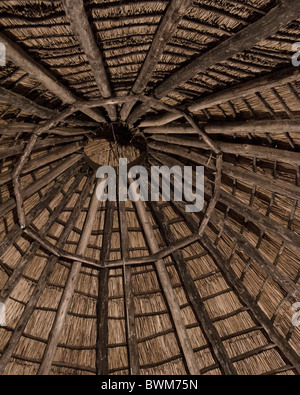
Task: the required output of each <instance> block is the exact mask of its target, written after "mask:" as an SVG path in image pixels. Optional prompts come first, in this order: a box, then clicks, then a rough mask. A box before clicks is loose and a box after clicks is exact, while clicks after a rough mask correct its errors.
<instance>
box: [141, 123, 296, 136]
mask: <svg viewBox="0 0 300 395" xmlns="http://www.w3.org/2000/svg"><path fill="white" fill-rule="evenodd" d="M200 125H201V127H203V128H204V130H205V132H206V133H207V134H221V135H226V136H233V135H234V134H236V133H241V134H247V133H260V134H263V133H266V132H267V133H271V134H276V133H278V134H279V133H280V134H282V133H287V132H293V133H299V132H300V124H299V121H298V120H287V119H282V120H280V121H279V120H276V121H273V120H268V121H243V122H238V121H235V122H214V123H213V122H211V123H200ZM143 132H144V133H146V134H155V135H156V134H183V135H188V134H195V129H194V128H193V127H191V126H190V125H187V124H173V125H167V126H153V127H145V128H144V129H143Z"/></svg>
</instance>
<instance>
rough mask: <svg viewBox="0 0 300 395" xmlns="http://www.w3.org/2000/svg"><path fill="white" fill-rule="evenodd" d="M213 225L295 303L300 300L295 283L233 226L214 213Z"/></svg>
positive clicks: (299, 288) (299, 290)
mask: <svg viewBox="0 0 300 395" xmlns="http://www.w3.org/2000/svg"><path fill="white" fill-rule="evenodd" d="M212 223H213V224H214V225H215V226H216V227H217V228H218V229H219V230H220V231H221V230H222V229H224V231H225V233H226V234H227V235H228V236H229V237H230V239H231V240H233V241H234V242H236V243H237V245H238V246H239V248H240V249H242V250H243V251H244V252H245V253H246V254H247V255H248V257H249V258H251V259H252V260H253V261H254V262H256V263H257V264H258V265H259V266H260V267H261V268H262V269H263V271H264V272H265V273H266V274H267V275H268V276H269V277H270V278H272V280H274V282H276V283H277V284H278V285H279V286H280V287H281V289H283V290H284V291H285V292H286V293H287V294H288V295H289V296H290V297H292V298H293V299H294V300H295V301H298V300H300V287H299V286H298V285H297V284H295V283H294V281H292V280H291V279H290V278H289V277H288V276H287V275H286V274H284V272H282V271H281V270H280V269H278V268H277V267H276V266H275V265H274V264H273V263H272V262H270V261H269V259H267V258H266V257H265V256H263V255H262V253H261V252H260V251H258V250H257V249H256V248H255V247H254V246H252V245H251V244H250V243H249V242H248V240H247V239H246V238H245V237H244V236H243V235H241V234H240V233H238V232H236V231H235V230H233V229H232V227H231V226H229V225H227V224H226V223H225V222H224V220H223V219H222V218H221V216H220V215H218V214H217V213H214V215H213V216H212Z"/></svg>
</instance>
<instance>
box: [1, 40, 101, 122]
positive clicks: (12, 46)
mask: <svg viewBox="0 0 300 395" xmlns="http://www.w3.org/2000/svg"><path fill="white" fill-rule="evenodd" d="M0 41H1V42H2V43H3V44H4V45H5V47H6V56H7V58H8V59H9V60H11V61H12V62H13V63H14V64H15V65H16V66H18V67H20V68H21V69H22V70H24V71H26V73H27V74H29V75H30V76H31V77H32V78H33V79H34V80H35V81H38V82H39V83H41V84H42V85H43V86H44V87H45V88H46V89H47V90H48V91H50V92H51V93H53V94H54V95H55V96H57V97H58V98H59V99H60V100H62V102H63V103H66V104H74V103H75V102H76V101H77V100H78V98H77V97H76V96H75V95H74V94H73V93H71V92H70V91H69V90H68V89H67V88H66V87H65V86H64V85H63V84H62V83H61V82H59V81H58V80H57V79H56V78H55V77H54V76H53V75H52V74H51V73H50V72H49V71H48V70H46V69H45V68H44V67H43V66H42V65H40V64H39V63H38V62H37V61H35V60H34V59H33V58H31V57H30V56H29V55H28V54H27V53H26V52H25V51H24V50H23V49H22V48H21V47H20V46H19V45H17V44H16V43H14V42H13V41H12V40H10V39H9V38H8V37H6V36H5V35H4V34H3V33H0ZM83 112H84V113H85V114H86V115H88V116H89V117H90V118H92V119H94V120H95V121H97V122H100V123H105V122H106V120H105V118H104V116H103V115H102V114H101V113H100V112H99V111H96V110H90V109H83Z"/></svg>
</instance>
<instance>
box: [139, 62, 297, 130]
mask: <svg viewBox="0 0 300 395" xmlns="http://www.w3.org/2000/svg"><path fill="white" fill-rule="evenodd" d="M299 78H300V71H299V68H297V67H288V68H285V69H281V70H279V71H275V72H273V73H270V74H267V75H265V76H263V77H258V78H254V79H252V80H250V81H248V82H244V83H241V84H239V85H233V86H232V87H230V88H226V89H224V90H221V91H218V92H216V93H212V94H210V95H208V96H204V97H203V98H201V99H198V100H194V102H193V104H190V103H189V104H188V105H187V109H188V111H190V112H192V113H195V112H197V111H201V110H203V109H206V108H210V107H214V106H217V105H218V104H222V103H225V102H227V101H228V100H232V99H233V98H235V99H238V98H245V97H247V96H249V95H252V94H255V93H257V92H265V91H266V90H268V89H272V88H275V87H278V86H282V85H286V84H289V83H291V82H294V81H296V80H298V79H299ZM179 109H180V107H179ZM180 117H181V116H180V114H175V113H165V114H163V115H159V116H157V117H153V118H149V119H145V120H144V121H142V122H141V124H140V127H151V126H163V125H166V124H168V123H170V122H172V121H174V120H176V119H179V118H180Z"/></svg>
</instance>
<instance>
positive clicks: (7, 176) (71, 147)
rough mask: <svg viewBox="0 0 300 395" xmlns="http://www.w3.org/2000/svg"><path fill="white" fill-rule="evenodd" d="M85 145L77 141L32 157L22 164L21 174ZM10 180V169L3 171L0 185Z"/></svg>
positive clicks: (54, 160)
mask: <svg viewBox="0 0 300 395" xmlns="http://www.w3.org/2000/svg"><path fill="white" fill-rule="evenodd" d="M84 146H85V143H83V142H79V143H74V144H70V145H68V146H67V147H63V148H59V149H57V150H53V151H52V152H51V153H49V154H47V155H45V156H43V157H42V158H38V159H34V160H32V161H30V162H27V164H26V165H25V166H24V168H23V170H22V172H21V174H22V175H23V174H28V173H30V172H32V171H33V170H36V169H39V168H41V167H43V166H46V165H48V164H49V163H52V162H56V161H58V160H59V159H63V158H65V157H66V156H69V155H71V154H73V153H75V152H78V151H80V150H81V149H82V148H83V147H84ZM11 180H12V173H11V172H10V171H7V172H4V173H3V174H1V175H0V186H1V185H3V184H6V183H7V182H9V181H11Z"/></svg>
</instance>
